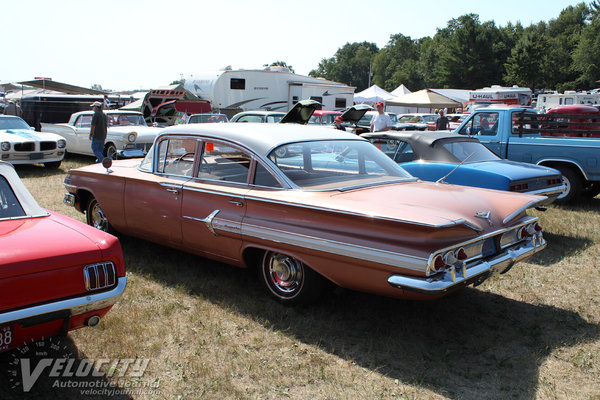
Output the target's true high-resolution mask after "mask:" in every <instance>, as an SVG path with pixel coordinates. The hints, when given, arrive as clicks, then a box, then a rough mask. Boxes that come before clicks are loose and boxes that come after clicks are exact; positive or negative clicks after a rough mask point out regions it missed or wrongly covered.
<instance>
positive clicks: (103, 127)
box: [90, 101, 108, 163]
mask: <svg viewBox="0 0 600 400" xmlns="http://www.w3.org/2000/svg"><path fill="white" fill-rule="evenodd" d="M92 108H93V110H94V116H93V117H92V126H91V128H90V140H91V141H92V151H93V152H94V154H95V155H96V162H100V163H101V162H102V160H103V159H104V141H105V140H106V133H107V126H108V117H107V116H106V114H104V113H103V112H102V103H100V102H99V101H96V102H94V103H93V104H92Z"/></svg>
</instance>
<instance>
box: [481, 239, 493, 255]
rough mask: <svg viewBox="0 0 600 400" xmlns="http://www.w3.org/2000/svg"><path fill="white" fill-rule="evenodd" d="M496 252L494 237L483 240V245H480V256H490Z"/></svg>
mask: <svg viewBox="0 0 600 400" xmlns="http://www.w3.org/2000/svg"><path fill="white" fill-rule="evenodd" d="M495 252H496V246H495V245H494V238H488V239H485V240H484V241H483V246H482V247H481V256H482V257H487V256H491V255H492V254H494V253H495Z"/></svg>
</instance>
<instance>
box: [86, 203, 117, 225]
mask: <svg viewBox="0 0 600 400" xmlns="http://www.w3.org/2000/svg"><path fill="white" fill-rule="evenodd" d="M85 219H86V221H87V223H88V225H91V226H93V227H94V228H96V229H100V230H101V231H104V232H108V233H112V232H113V229H112V227H111V226H110V223H109V222H108V218H106V215H104V212H103V211H102V208H101V207H100V203H98V201H97V200H96V199H92V200H91V201H90V204H88V207H87V212H86V213H85Z"/></svg>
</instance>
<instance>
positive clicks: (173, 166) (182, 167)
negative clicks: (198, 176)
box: [157, 138, 197, 177]
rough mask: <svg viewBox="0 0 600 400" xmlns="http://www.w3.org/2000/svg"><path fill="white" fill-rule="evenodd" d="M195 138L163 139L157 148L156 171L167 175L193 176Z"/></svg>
mask: <svg viewBox="0 0 600 400" xmlns="http://www.w3.org/2000/svg"><path fill="white" fill-rule="evenodd" d="M196 143H197V140H195V139H177V138H173V139H168V140H163V141H162V142H160V144H159V148H158V157H159V163H158V171H157V172H162V173H164V174H169V175H181V176H190V177H191V176H193V173H194V159H195V156H196Z"/></svg>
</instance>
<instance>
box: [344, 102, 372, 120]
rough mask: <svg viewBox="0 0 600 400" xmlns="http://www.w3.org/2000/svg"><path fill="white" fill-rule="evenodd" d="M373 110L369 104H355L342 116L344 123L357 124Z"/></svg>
mask: <svg viewBox="0 0 600 400" xmlns="http://www.w3.org/2000/svg"><path fill="white" fill-rule="evenodd" d="M372 109H373V107H371V106H370V105H368V104H355V105H353V106H352V107H349V108H348V109H346V111H344V113H343V114H342V121H344V122H349V123H351V124H357V123H358V121H360V119H361V118H362V117H363V115H365V113H366V112H367V111H370V110H372Z"/></svg>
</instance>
